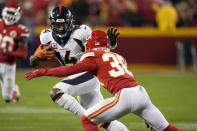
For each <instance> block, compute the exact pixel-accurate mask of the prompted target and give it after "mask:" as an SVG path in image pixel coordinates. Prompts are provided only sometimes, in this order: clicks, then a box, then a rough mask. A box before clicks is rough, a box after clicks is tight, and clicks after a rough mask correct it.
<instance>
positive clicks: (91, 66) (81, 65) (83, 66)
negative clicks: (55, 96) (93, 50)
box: [43, 58, 97, 77]
mask: <svg viewBox="0 0 197 131" xmlns="http://www.w3.org/2000/svg"><path fill="white" fill-rule="evenodd" d="M93 59H94V58H86V59H84V60H83V61H81V62H78V63H77V64H75V65H72V66H61V67H57V68H50V69H47V70H46V71H45V73H44V74H43V75H45V76H56V77H63V76H68V75H72V74H76V73H80V72H84V71H88V72H90V73H94V72H95V71H96V70H97V64H96V61H95V60H93Z"/></svg>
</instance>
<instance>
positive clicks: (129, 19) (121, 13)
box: [1, 0, 197, 27]
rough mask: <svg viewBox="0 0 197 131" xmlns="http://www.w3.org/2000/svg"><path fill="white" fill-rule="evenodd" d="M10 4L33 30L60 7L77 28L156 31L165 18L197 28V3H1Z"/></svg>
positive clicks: (24, 0) (107, 0)
mask: <svg viewBox="0 0 197 131" xmlns="http://www.w3.org/2000/svg"><path fill="white" fill-rule="evenodd" d="M9 2H15V3H18V4H19V5H20V6H21V7H22V10H23V17H22V22H23V23H24V24H26V25H28V26H30V27H33V26H39V25H47V24H48V16H49V15H50V14H49V12H50V10H51V9H52V8H53V7H55V6H56V5H59V4H63V5H65V6H67V7H68V8H69V9H70V10H71V11H72V13H73V15H74V18H75V22H76V23H77V24H81V23H86V24H88V25H90V26H93V27H98V26H118V27H125V26H131V27H134V26H135V27H139V26H151V27H156V26H157V23H158V22H159V21H160V19H163V20H164V19H166V17H165V15H167V16H168V18H169V17H171V18H170V19H171V22H172V23H173V22H174V23H176V26H178V27H180V26H197V1H196V0H1V8H2V7H3V6H4V5H5V4H6V3H9ZM161 16H162V17H161ZM160 17H161V18H160Z"/></svg>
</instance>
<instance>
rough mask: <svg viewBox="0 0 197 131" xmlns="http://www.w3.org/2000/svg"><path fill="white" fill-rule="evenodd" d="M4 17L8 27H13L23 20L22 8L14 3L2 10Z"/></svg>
mask: <svg viewBox="0 0 197 131" xmlns="http://www.w3.org/2000/svg"><path fill="white" fill-rule="evenodd" d="M2 17H3V21H4V23H5V24H6V25H13V24H15V23H17V22H18V21H19V20H20V18H21V8H20V7H19V6H18V5H16V4H13V3H10V4H7V5H6V6H5V7H4V8H3V10H2Z"/></svg>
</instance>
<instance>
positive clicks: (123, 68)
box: [102, 53, 133, 77]
mask: <svg viewBox="0 0 197 131" xmlns="http://www.w3.org/2000/svg"><path fill="white" fill-rule="evenodd" d="M102 58H103V61H104V62H107V61H109V59H110V58H112V60H113V61H112V62H110V64H111V67H112V70H110V71H109V74H110V76H112V77H118V76H121V75H124V74H125V73H128V74H129V75H131V76H133V74H132V73H131V72H130V71H129V70H128V69H127V64H126V63H125V62H124V59H123V58H122V57H121V56H120V55H116V54H111V53H105V54H103V57H102Z"/></svg>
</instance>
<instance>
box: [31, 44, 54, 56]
mask: <svg viewBox="0 0 197 131" xmlns="http://www.w3.org/2000/svg"><path fill="white" fill-rule="evenodd" d="M34 56H35V57H36V58H38V59H52V58H53V57H54V56H55V52H54V51H53V49H52V46H51V44H48V45H43V44H40V45H39V47H38V48H37V50H36V52H35V53H34Z"/></svg>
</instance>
